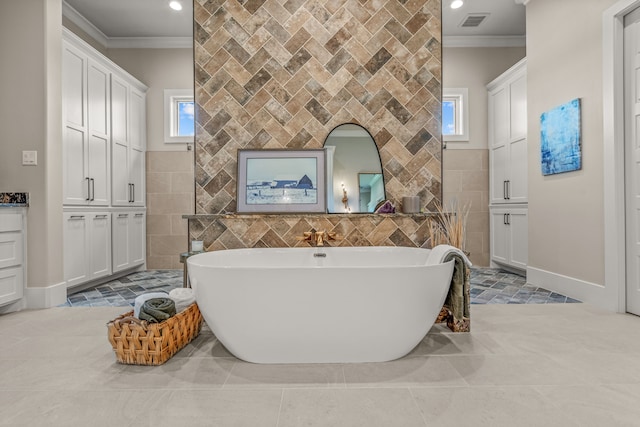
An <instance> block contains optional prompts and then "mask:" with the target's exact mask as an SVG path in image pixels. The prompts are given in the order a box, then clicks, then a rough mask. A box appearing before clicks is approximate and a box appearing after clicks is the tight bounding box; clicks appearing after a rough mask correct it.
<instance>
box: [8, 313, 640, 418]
mask: <svg viewBox="0 0 640 427" xmlns="http://www.w3.org/2000/svg"><path fill="white" fill-rule="evenodd" d="M121 313H122V307H73V308H71V307H56V308H51V309H47V310H34V311H23V312H18V313H12V314H7V315H3V316H0V414H1V415H0V425H7V426H65V427H68V426H86V425H90V426H92V427H99V426H119V427H121V426H136V427H140V426H154V427H163V426H171V427H174V426H190V427H192V426H194V427H195V426H220V427H229V426H234V427H242V426H248V427H262V426H267V427H298V426H320V427H333V426H336V427H345V426H346V427H349V426H366V427H377V426H384V427H390V426H392V427H396V426H398V427H412V426H420V427H424V426H474V427H476V426H492V427H496V426H518V427H519V426H563V427H565V426H605V425H606V426H638V425H640V421H639V420H640V406H639V405H638V404H637V403H638V401H640V363H638V360H639V359H638V355H639V354H640V318H638V317H635V316H632V315H624V314H616V313H609V312H604V311H601V310H599V309H596V308H594V307H592V306H590V305H589V304H476V305H473V306H472V307H471V322H472V323H471V327H472V332H470V333H459V334H454V333H451V332H449V331H448V330H447V329H446V328H443V327H442V325H435V326H434V327H433V328H432V329H431V331H430V332H429V334H428V335H427V336H426V337H425V339H424V340H423V341H422V342H421V343H420V344H419V345H418V346H417V347H416V348H415V349H414V350H413V351H412V352H411V353H410V354H409V355H407V356H405V357H404V358H401V359H398V360H395V361H392V362H386V363H363V364H327V365H255V364H250V363H246V362H243V361H240V360H238V359H236V358H234V357H233V356H231V355H230V354H229V353H228V352H227V351H226V350H225V349H224V347H222V345H221V344H220V343H219V342H218V340H217V339H216V338H215V336H214V335H213V334H212V333H211V332H210V331H208V330H204V331H203V332H202V333H201V334H200V335H199V336H198V337H197V338H196V339H195V340H194V341H193V342H192V343H190V344H189V345H187V346H186V347H185V348H184V349H182V350H181V351H180V352H179V353H178V354H176V355H175V356H174V357H173V358H172V359H170V360H169V361H168V362H167V363H165V364H164V365H162V366H157V367H151V366H128V365H120V364H118V363H116V362H115V357H114V355H113V353H112V349H111V346H110V344H109V343H108V341H107V338H106V327H105V322H106V321H108V320H110V319H113V318H115V317H116V316H117V315H119V314H121Z"/></svg>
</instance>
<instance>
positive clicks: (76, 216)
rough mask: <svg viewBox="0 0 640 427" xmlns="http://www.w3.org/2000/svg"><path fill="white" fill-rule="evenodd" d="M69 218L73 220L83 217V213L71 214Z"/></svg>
mask: <svg viewBox="0 0 640 427" xmlns="http://www.w3.org/2000/svg"><path fill="white" fill-rule="evenodd" d="M69 219H73V220H78V219H84V215H71V216H70V217H69Z"/></svg>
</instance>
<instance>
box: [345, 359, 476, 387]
mask: <svg viewBox="0 0 640 427" xmlns="http://www.w3.org/2000/svg"><path fill="white" fill-rule="evenodd" d="M343 369H344V377H345V381H346V383H347V387H399V386H408V387H410V386H415V385H419V384H420V385H425V386H432V387H440V386H453V385H461V386H462V385H467V383H466V382H465V381H464V380H463V379H462V377H461V376H460V374H459V373H458V372H457V371H456V370H455V369H454V368H453V367H452V366H451V364H450V363H449V358H448V357H444V356H421V357H408V358H402V359H398V360H394V361H391V362H383V363H351V364H345V365H344V367H343Z"/></svg>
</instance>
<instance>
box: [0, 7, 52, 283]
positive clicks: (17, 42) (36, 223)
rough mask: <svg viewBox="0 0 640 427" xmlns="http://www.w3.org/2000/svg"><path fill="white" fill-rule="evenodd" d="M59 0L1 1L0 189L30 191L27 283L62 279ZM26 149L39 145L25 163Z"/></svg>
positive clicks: (50, 281)
mask: <svg viewBox="0 0 640 427" xmlns="http://www.w3.org/2000/svg"><path fill="white" fill-rule="evenodd" d="M61 10H62V9H61V0H20V1H2V2H0V56H1V57H2V58H3V59H2V61H0V76H2V78H1V79H0V93H2V97H1V98H0V141H1V142H0V191H26V192H29V194H30V207H29V208H28V216H27V222H28V234H27V237H28V240H27V247H28V253H27V286H28V287H31V288H43V287H48V286H52V285H55V284H59V283H61V282H62V281H63V267H62V250H61V249H62V244H61V242H62V166H61V159H62V158H61V155H62V154H61V139H62V117H61V109H62V97H61V74H60V73H61V52H62V26H61V20H60V16H61V14H62V12H61ZM22 150H36V151H37V152H38V165H37V166H22V165H21V153H22Z"/></svg>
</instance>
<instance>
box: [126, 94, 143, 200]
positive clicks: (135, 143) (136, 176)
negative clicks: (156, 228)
mask: <svg viewBox="0 0 640 427" xmlns="http://www.w3.org/2000/svg"><path fill="white" fill-rule="evenodd" d="M145 110H146V106H145V96H144V94H142V93H140V92H138V91H137V90H135V89H133V88H132V89H131V115H130V128H129V129H130V135H131V137H130V143H129V182H130V183H131V186H132V187H131V203H130V205H132V206H144V204H145V191H146V190H145V150H146V115H145Z"/></svg>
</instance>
